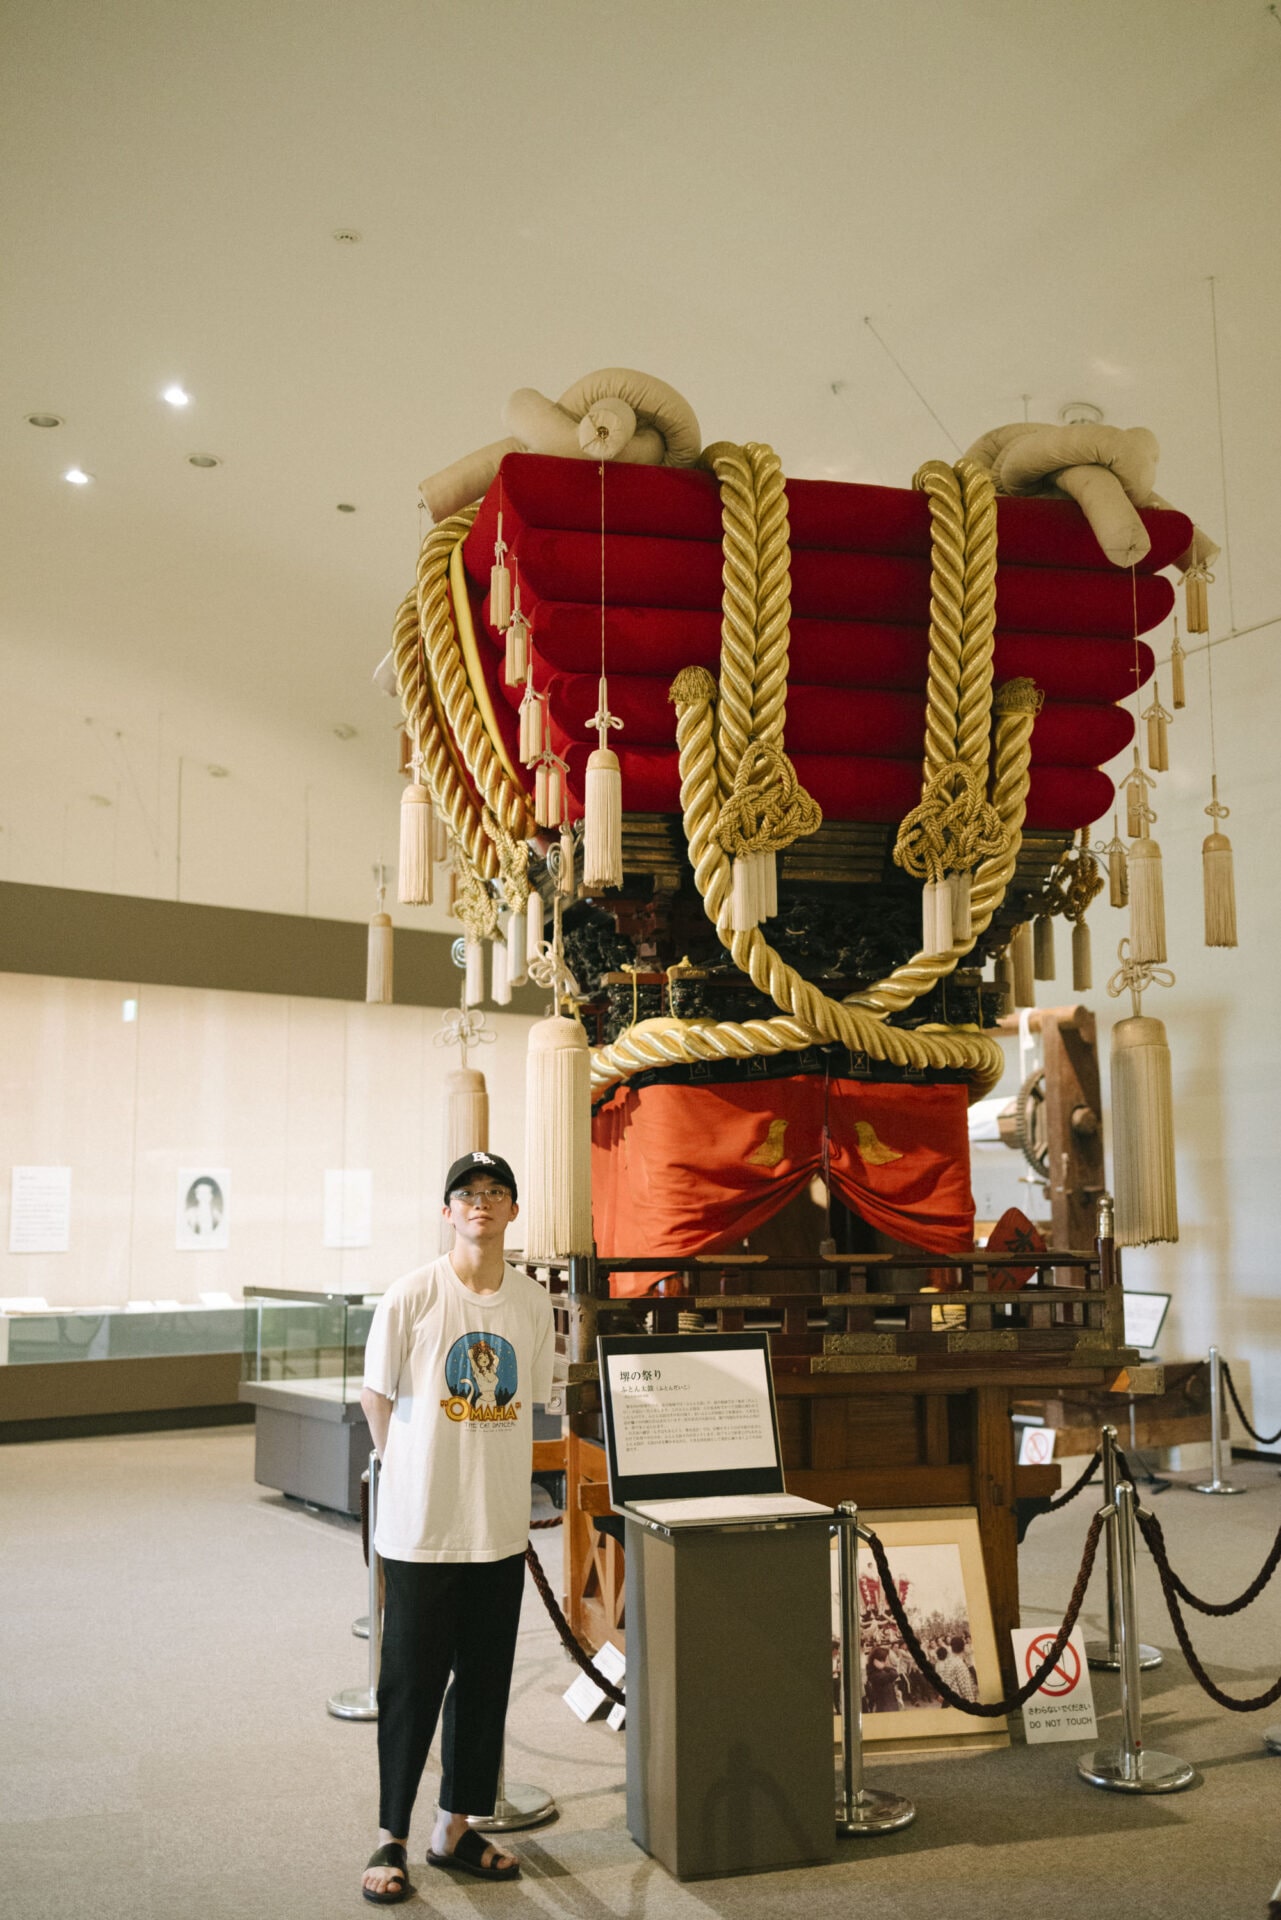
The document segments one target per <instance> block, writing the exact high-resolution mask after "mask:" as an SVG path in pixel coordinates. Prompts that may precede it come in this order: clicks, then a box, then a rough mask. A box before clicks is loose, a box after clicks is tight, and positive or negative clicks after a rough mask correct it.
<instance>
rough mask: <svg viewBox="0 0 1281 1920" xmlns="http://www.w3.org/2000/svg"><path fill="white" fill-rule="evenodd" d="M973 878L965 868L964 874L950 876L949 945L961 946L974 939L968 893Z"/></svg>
mask: <svg viewBox="0 0 1281 1920" xmlns="http://www.w3.org/2000/svg"><path fill="white" fill-rule="evenodd" d="M973 879H974V876H973V874H972V873H971V872H970V870H969V868H968V867H967V868H966V870H965V872H964V873H954V874H953V875H952V882H951V884H952V939H951V945H953V946H958V947H959V946H963V945H964V944H965V943H966V942H967V941H970V940H972V939H973V938H974V921H973V918H972V916H971V913H970V893H971V888H972V884H973Z"/></svg>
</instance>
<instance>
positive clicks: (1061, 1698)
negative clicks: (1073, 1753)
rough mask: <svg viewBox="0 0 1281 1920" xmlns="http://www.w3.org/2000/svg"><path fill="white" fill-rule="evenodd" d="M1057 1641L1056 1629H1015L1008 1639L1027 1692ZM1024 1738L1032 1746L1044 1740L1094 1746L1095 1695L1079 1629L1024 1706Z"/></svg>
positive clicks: (1021, 1680) (1020, 1682) (1074, 1629)
mask: <svg viewBox="0 0 1281 1920" xmlns="http://www.w3.org/2000/svg"><path fill="white" fill-rule="evenodd" d="M1057 1638H1058V1629H1057V1628H1056V1627H1015V1629H1014V1630H1013V1632H1012V1633H1011V1635H1010V1639H1011V1640H1012V1641H1013V1643H1014V1660H1015V1665H1016V1667H1017V1669H1018V1676H1019V1684H1020V1685H1021V1686H1026V1684H1027V1682H1028V1681H1029V1680H1030V1679H1031V1678H1032V1675H1033V1674H1034V1673H1035V1672H1036V1670H1037V1668H1038V1667H1039V1666H1041V1665H1042V1663H1043V1662H1044V1660H1045V1657H1046V1655H1047V1654H1048V1653H1049V1651H1050V1649H1051V1648H1052V1647H1053V1645H1054V1642H1055V1640H1056V1639H1057ZM1023 1732H1024V1735H1025V1737H1026V1739H1027V1742H1028V1744H1029V1746H1035V1745H1036V1743H1037V1742H1038V1741H1041V1740H1092V1739H1093V1738H1094V1736H1095V1733H1096V1732H1097V1728H1096V1726H1095V1721H1094V1691H1093V1688H1092V1687H1091V1685H1090V1669H1089V1667H1088V1665H1087V1664H1086V1658H1085V1640H1084V1638H1083V1637H1082V1634H1081V1629H1080V1628H1079V1627H1074V1628H1073V1629H1072V1634H1071V1637H1070V1639H1069V1640H1068V1643H1067V1645H1066V1646H1065V1647H1064V1649H1063V1651H1062V1653H1061V1654H1060V1655H1059V1658H1058V1661H1057V1663H1056V1665H1055V1666H1053V1667H1052V1668H1051V1669H1050V1672H1049V1673H1048V1674H1047V1675H1046V1677H1045V1679H1044V1680H1043V1681H1042V1683H1041V1685H1040V1688H1039V1689H1038V1691H1037V1692H1036V1693H1034V1694H1033V1695H1032V1697H1031V1699H1030V1700H1025V1701H1024V1703H1023Z"/></svg>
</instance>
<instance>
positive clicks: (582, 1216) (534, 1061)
mask: <svg viewBox="0 0 1281 1920" xmlns="http://www.w3.org/2000/svg"><path fill="white" fill-rule="evenodd" d="M525 1155H526V1180H525V1191H524V1195H523V1206H524V1211H525V1221H526V1225H525V1248H524V1251H525V1256H526V1258H527V1259H535V1260H549V1259H556V1258H563V1257H565V1256H566V1255H568V1254H571V1253H590V1252H591V1250H592V1193H591V1167H592V1107H591V1050H590V1048H589V1047H588V1044H587V1035H586V1034H585V1033H584V1031H583V1028H582V1026H581V1025H580V1023H579V1022H578V1021H577V1020H568V1019H566V1018H565V1017H564V1016H563V1015H561V1014H552V1015H551V1017H550V1018H549V1019H547V1020H539V1021H536V1022H535V1024H534V1025H533V1026H532V1027H531V1028H530V1030H529V1056H528V1066H527V1070H526V1081H525Z"/></svg>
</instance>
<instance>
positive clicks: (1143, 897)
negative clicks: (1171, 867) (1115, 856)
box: [1129, 839, 1165, 965]
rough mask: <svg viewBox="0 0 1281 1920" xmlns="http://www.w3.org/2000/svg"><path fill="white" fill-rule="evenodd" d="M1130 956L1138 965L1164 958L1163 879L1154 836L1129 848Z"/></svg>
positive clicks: (1158, 848)
mask: <svg viewBox="0 0 1281 1920" xmlns="http://www.w3.org/2000/svg"><path fill="white" fill-rule="evenodd" d="M1129 867H1130V958H1131V960H1135V961H1138V962H1139V964H1140V965H1148V964H1152V963H1155V962H1156V961H1159V960H1164V959H1165V883H1164V881H1163V879H1162V875H1161V849H1160V847H1159V846H1158V845H1157V843H1156V841H1155V840H1148V839H1143V840H1136V841H1135V842H1134V845H1133V846H1132V847H1131V848H1130V859H1129Z"/></svg>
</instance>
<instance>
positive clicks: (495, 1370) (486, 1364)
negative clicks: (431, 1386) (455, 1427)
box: [440, 1333, 520, 1426]
mask: <svg viewBox="0 0 1281 1920" xmlns="http://www.w3.org/2000/svg"><path fill="white" fill-rule="evenodd" d="M517 1374H518V1369H517V1366H516V1350H515V1348H514V1347H513V1346H512V1344H511V1342H510V1340H504V1339H503V1336H502V1334H501V1333H465V1334H463V1335H462V1336H461V1338H460V1339H458V1340H455V1342H454V1344H453V1346H452V1347H451V1348H450V1349H449V1352H448V1353H447V1354H446V1355H445V1385H446V1386H447V1387H448V1388H449V1398H448V1399H447V1400H442V1401H441V1403H440V1404H441V1406H442V1407H443V1408H444V1411H445V1417H446V1419H449V1420H466V1421H468V1422H474V1421H478V1422H480V1423H481V1424H482V1425H496V1426H505V1425H508V1424H510V1423H511V1422H513V1421H514V1420H515V1419H516V1416H517V1413H518V1411H519V1409H520V1401H519V1400H517V1399H516V1397H515V1395H516V1388H517V1385H518V1384H519V1382H518V1378H517Z"/></svg>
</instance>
